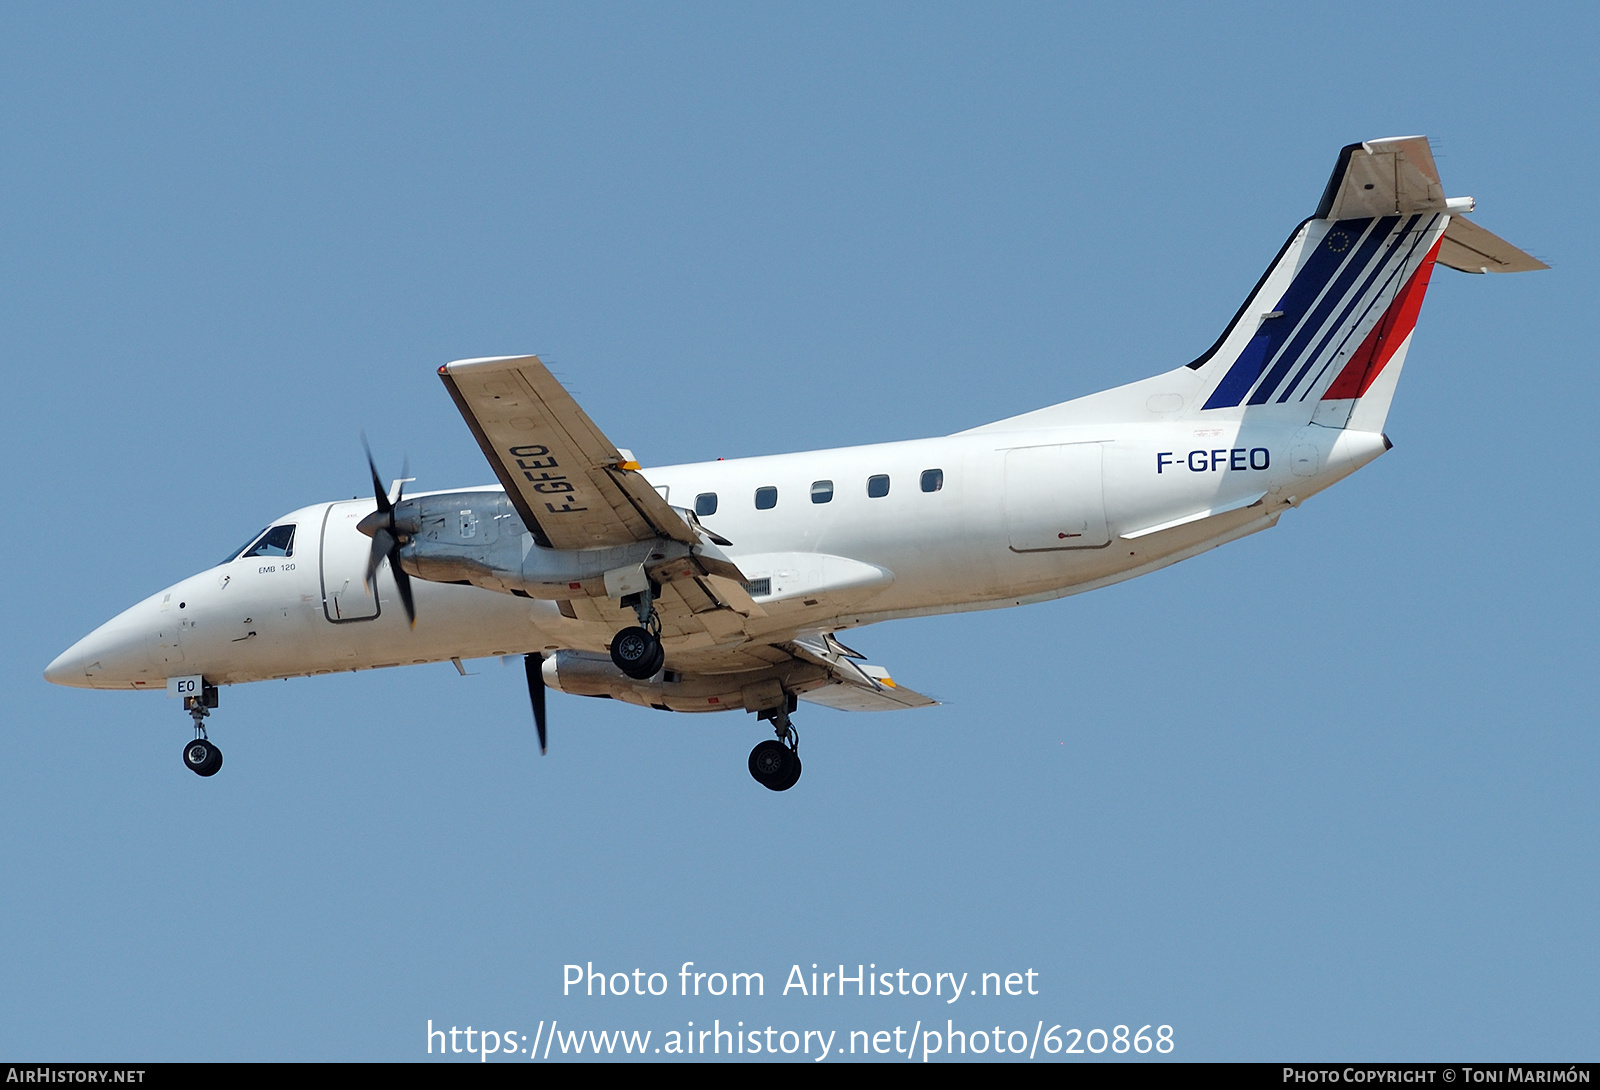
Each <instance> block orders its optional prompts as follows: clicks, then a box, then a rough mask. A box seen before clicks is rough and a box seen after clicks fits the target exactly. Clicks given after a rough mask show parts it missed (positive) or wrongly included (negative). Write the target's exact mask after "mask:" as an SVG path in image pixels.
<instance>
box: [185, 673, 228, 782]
mask: <svg viewBox="0 0 1600 1090" xmlns="http://www.w3.org/2000/svg"><path fill="white" fill-rule="evenodd" d="M200 694H201V695H199V696H186V697H184V698H183V706H184V709H185V710H186V711H188V713H189V718H190V719H193V720H194V741H192V742H189V743H188V744H186V745H185V746H184V747H183V764H184V767H185V768H187V769H189V771H191V772H193V773H194V774H195V775H196V776H215V775H216V774H217V769H219V768H221V767H222V750H220V749H218V748H217V746H216V743H214V742H212V741H211V739H209V738H207V737H206V716H208V715H210V714H211V709H212V708H215V707H216V706H217V687H216V686H215V685H204V684H202V686H201V688H200Z"/></svg>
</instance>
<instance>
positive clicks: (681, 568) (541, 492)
mask: <svg viewBox="0 0 1600 1090" xmlns="http://www.w3.org/2000/svg"><path fill="white" fill-rule="evenodd" d="M1474 208H1475V204H1474V201H1473V200H1472V198H1470V197H1456V198H1447V197H1446V196H1445V191H1444V189H1443V188H1442V186H1441V184H1440V181H1439V174H1438V171H1437V169H1436V168H1435V165H1434V160H1433V155H1432V151H1431V149H1430V146H1429V143H1428V140H1427V138H1426V137H1422V136H1408V137H1393V138H1387V139H1382V140H1370V141H1366V142H1363V143H1358V144H1351V145H1349V146H1347V147H1345V148H1343V149H1342V150H1341V151H1340V152H1339V156H1338V161H1337V164H1336V166H1335V168H1334V171H1333V174H1332V176H1331V178H1330V179H1329V181H1328V184H1327V188H1326V190H1325V191H1324V193H1323V195H1322V199H1321V202H1320V203H1319V204H1318V206H1317V209H1316V211H1315V213H1314V214H1313V215H1311V216H1310V217H1308V218H1307V219H1305V220H1303V221H1302V222H1301V223H1300V224H1299V225H1297V226H1296V227H1295V229H1294V230H1293V231H1292V232H1291V233H1290V235H1289V238H1288V240H1287V241H1286V242H1285V243H1284V244H1283V247H1282V248H1281V249H1280V250H1279V251H1278V254H1277V256H1276V257H1275V258H1274V259H1273V261H1272V263H1271V265H1269V266H1268V268H1267V271H1266V272H1265V273H1263V274H1262V276H1261V278H1260V280H1259V281H1258V282H1257V283H1256V285H1255V287H1254V288H1253V289H1252V290H1251V291H1250V293H1249V295H1248V297H1247V298H1246V300H1245V302H1244V304H1243V305H1242V306H1240V307H1239V309H1238V311H1237V312H1236V313H1235V314H1234V316H1233V318H1232V320H1231V321H1229V323H1228V324H1227V326H1226V328H1225V329H1224V330H1223V331H1222V335H1221V336H1219V337H1218V338H1217V340H1216V343H1214V344H1213V345H1212V346H1211V347H1210V348H1209V349H1207V350H1206V351H1205V352H1204V353H1203V354H1202V355H1201V356H1200V357H1199V358H1197V359H1195V360H1194V361H1192V362H1190V363H1187V364H1184V365H1182V366H1180V367H1177V368H1175V369H1173V370H1170V371H1167V372H1165V373H1163V374H1159V375H1156V376H1154V377H1152V378H1147V379H1143V380H1141V381H1138V382H1133V383H1130V384H1128V385H1124V386H1119V387H1116V388H1114V389H1110V390H1106V391H1103V392H1101V393H1097V394H1091V395H1089V396H1086V397H1080V398H1077V399H1075V400H1071V401H1066V402H1063V403H1060V404H1056V405H1051V406H1049V407H1047V408H1042V409H1038V410H1036V411H1033V412H1028V413H1024V414H1022V415H1020V416H1014V417H1011V418H1009V419H1005V420H1000V421H996V422H994V423H989V424H984V425H982V426H980V427H975V428H972V429H970V430H967V431H962V432H958V433H956V434H953V435H946V436H941V437H938V438H931V439H920V440H914V441H908V442H895V443H880V444H875V445H871V446H859V447H847V448H843V449H838V450H823V451H810V452H805V453H799V454H778V455H769V456H765V457H755V458H741V459H736V460H726V461H723V460H718V461H715V462H702V463H698V464H694V465H679V466H663V467H660V468H651V469H650V470H649V471H648V472H646V471H645V470H644V469H642V468H641V467H640V465H639V464H638V463H637V462H636V461H635V460H634V457H633V455H632V453H631V452H629V451H628V450H626V449H625V448H621V447H617V446H615V445H613V443H612V442H611V440H610V439H608V438H607V437H606V435H605V434H604V433H603V432H602V431H601V430H600V429H599V428H598V427H597V426H596V425H595V424H594V422H593V421H592V420H591V419H590V418H589V416H588V415H587V414H586V413H585V412H584V411H583V409H581V408H580V407H579V406H578V404H577V402H575V401H574V400H573V399H572V397H571V396H570V395H569V394H568V393H567V391H566V390H565V389H564V388H563V387H562V386H561V385H560V383H559V382H558V381H557V380H556V379H555V378H554V377H553V376H552V375H551V373H550V371H549V370H548V369H547V368H546V367H545V366H544V364H543V363H542V362H541V361H540V360H539V358H538V357H537V356H504V357H491V358H483V359H468V360H460V361H457V362H454V363H447V364H445V365H444V366H443V367H440V368H439V372H438V373H439V377H440V378H441V379H442V380H443V382H444V385H445V388H446V390H447V391H448V392H449V394H450V396H451V398H452V399H453V400H454V401H455V404H456V407H457V408H458V409H459V410H460V412H461V415H462V417H463V418H464V419H465V421H466V424H467V427H468V428H469V429H470V431H471V432H472V435H473V436H474V437H475V438H476V439H477V442H478V445H479V446H480V447H481V448H482V450H483V453H484V456H485V457H486V458H487V459H488V462H489V465H490V467H491V468H492V469H493V470H494V473H495V476H496V477H497V478H498V484H497V485H492V486H485V487H475V488H466V489H457V490H452V491H441V492H421V493H418V494H416V495H411V496H407V495H405V492H404V488H405V484H406V482H407V481H408V480H410V479H411V478H407V477H405V476H404V474H402V477H401V479H398V480H396V481H394V482H393V483H392V484H391V485H390V487H389V488H388V489H385V488H384V487H383V486H382V481H381V478H380V477H379V475H378V470H377V468H376V465H375V464H374V462H373V459H372V454H371V451H370V450H368V452H367V462H368V469H369V470H370V471H371V476H372V486H373V498H372V499H371V500H354V501H334V502H331V503H319V504H314V505H312V506H310V507H303V508H301V509H300V510H298V511H292V512H290V513H288V514H286V515H284V516H282V517H281V518H278V519H275V520H273V522H272V523H271V525H269V526H268V527H267V528H266V529H264V530H263V531H262V532H261V533H259V534H257V535H256V536H254V537H252V538H251V539H250V540H249V541H248V542H247V543H246V544H245V545H244V546H243V547H241V548H239V549H238V550H236V551H235V552H233V553H231V554H230V555H229V556H228V557H227V559H226V560H224V561H223V562H222V563H221V564H218V565H217V566H215V567H213V568H209V569H207V570H205V571H203V572H200V573H199V574H196V575H193V576H190V577H189V578H187V579H184V580H182V581H180V582H178V583H176V584H174V585H172V586H170V587H168V588H166V589H165V590H162V591H160V592H158V593H157V594H155V595H152V596H151V597H149V598H147V599H146V600H144V601H143V602H140V603H139V604H138V605H135V606H133V607H132V608H131V609H128V610H126V611H125V612H123V613H121V614H119V615H117V616H116V617H114V618H112V619H111V620H110V621H107V622H106V623H105V624H103V625H101V626H100V627H99V628H97V629H95V630H94V631H93V632H91V633H90V634H89V635H87V636H85V637H84V638H83V639H81V640H79V641H78V642H77V643H75V644H74V645H73V646H72V647H70V648H69V649H68V650H67V651H65V652H64V653H62V654H61V655H60V656H59V657H58V658H57V659H56V660H55V661H54V662H52V663H51V664H50V665H49V667H48V668H47V669H46V670H45V678H46V679H47V680H49V681H51V682H54V683H56V684H59V685H70V686H77V687H79V688H90V689H134V690H139V689H164V690H165V691H166V692H167V694H168V695H169V696H171V697H176V698H181V699H182V701H183V706H184V708H185V710H186V711H187V712H188V714H189V716H190V718H191V720H192V725H193V730H194V738H193V740H192V741H190V742H188V743H187V744H186V745H185V746H184V750H183V761H184V764H185V766H186V767H188V768H190V769H191V770H192V771H194V772H196V773H198V774H199V775H201V776H211V775H213V774H215V773H216V771H217V770H218V769H219V768H220V767H221V765H222V752H221V750H220V749H219V748H218V747H217V746H216V744H215V743H213V742H212V741H211V740H210V738H209V736H208V734H207V728H206V719H207V717H208V716H209V715H210V713H211V711H212V710H213V709H215V708H216V707H217V706H218V690H219V688H220V687H221V686H227V685H237V684H241V683H244V682H249V681H261V680H266V679H275V678H288V677H303V676H309V675H313V674H327V673H333V672H337V671H345V670H364V669H376V668H380V667H388V666H398V665H402V664H412V663H433V662H453V663H454V664H455V666H456V668H457V669H458V670H463V668H462V665H461V663H462V660H463V659H466V658H482V657H490V656H501V657H502V658H507V657H510V656H521V657H522V658H523V662H524V664H525V669H526V674H527V682H528V693H529V698H530V701H531V703H532V710H533V717H534V721H535V725H536V727H537V731H538V737H539V748H540V751H541V752H544V751H545V750H546V748H547V744H546V743H547V715H546V708H545V689H546V688H547V687H548V688H552V689H556V690H559V691H561V692H564V693H571V694H576V695H579V696H591V697H609V698H611V699H615V700H622V701H626V702H628V703H631V704H638V705H641V706H644V707H649V708H655V709H659V710H663V711H675V712H713V711H744V712H747V713H754V714H755V715H756V716H757V721H758V722H766V723H769V724H770V726H771V730H772V732H773V737H771V738H767V739H765V740H764V741H762V742H760V743H759V744H757V745H756V746H755V748H754V749H753V750H752V751H751V753H750V757H749V761H748V767H749V770H750V774H751V775H752V776H753V777H754V778H755V780H756V781H757V782H758V783H759V784H761V785H762V786H764V787H767V788H769V789H771V790H773V791H786V790H788V789H789V788H790V787H792V786H794V784H795V782H796V781H797V780H798V779H799V777H800V772H801V764H800V758H799V733H798V731H797V730H796V728H795V725H794V723H793V721H792V719H791V715H793V714H794V713H795V711H796V710H797V708H798V703H799V702H800V701H805V702H808V703H812V704H820V705H823V706H826V707H831V708H836V709H841V710H845V711H882V710H897V709H906V708H918V707H926V706H928V705H931V704H934V703H935V701H933V700H932V699H930V698H929V697H927V696H924V695H923V694H921V693H919V692H916V691H915V690H913V689H911V688H909V687H907V686H905V685H903V684H901V683H900V682H899V681H897V680H895V679H894V678H892V677H891V676H890V674H889V672H888V671H887V670H885V669H883V668H881V667H879V666H875V665H871V664H869V663H867V662H866V661H865V660H864V658H863V656H862V655H860V654H859V653H858V652H856V651H854V650H852V649H851V648H850V647H849V646H847V645H846V644H845V643H844V642H842V641H841V639H840V638H839V633H841V632H843V631H845V630H847V629H852V628H857V627H860V626H863V625H868V624H874V623H877V622H879V621H887V620H894V619H900V618H909V617H919V616H929V615H934V614H942V613H954V612H961V611H967V610H979V609H996V608H1001V607H1006V606H1020V605H1026V604H1029V603H1033V602H1043V601H1048V600H1051V599H1055V598H1060V597H1063V596H1066V595H1069V594H1078V593H1081V592H1083V591H1087V590H1093V589H1095V588H1097V587H1104V586H1108V585H1110V584H1112V583H1117V582H1121V581H1122V580H1124V579H1131V578H1133V577H1135V576H1138V575H1143V574H1145V573H1147V572H1152V571H1156V570H1158V569H1160V568H1165V567H1167V566H1168V565H1170V564H1175V563H1177V562H1178V561H1180V560H1184V559H1186V558H1188V557H1191V556H1195V555H1197V554H1199V553H1202V552H1205V551H1207V550H1209V549H1213V548H1216V547H1217V546H1219V545H1222V544H1225V543H1227V542H1230V541H1234V540H1237V539H1239V538H1242V537H1245V536H1246V535H1248V534H1253V533H1256V532H1257V531H1260V530H1265V529H1267V528H1268V527H1271V526H1274V525H1276V524H1277V522H1278V520H1279V518H1281V517H1282V516H1283V514H1284V512H1286V511H1288V510H1290V509H1292V508H1295V507H1298V506H1299V505H1300V504H1302V503H1304V502H1305V500H1306V499H1307V498H1309V497H1311V496H1313V495H1315V494H1316V493H1318V492H1321V491H1322V490H1323V489H1325V488H1327V487H1329V486H1330V485H1332V484H1334V483H1335V482H1337V481H1340V480H1342V479H1343V478H1345V477H1347V476H1349V475H1350V474H1352V473H1354V472H1355V471H1356V470H1357V469H1360V468H1361V467H1362V466H1364V465H1366V464H1367V463H1369V462H1371V461H1372V460H1373V459H1375V458H1377V457H1378V456H1379V455H1380V454H1383V453H1384V452H1385V451H1386V450H1388V449H1390V446H1391V444H1390V442H1389V440H1388V438H1387V437H1386V436H1385V435H1384V431H1383V429H1384V422H1385V420H1386V418H1387V416H1388V412H1389V406H1390V403H1391V401H1392V399H1393V396H1394V392H1395V386H1396V382H1397V380H1398V379H1399V376H1400V370H1401V366H1402V365H1403V364H1404V362H1405V358H1406V353H1407V351H1408V349H1409V348H1410V345H1411V337H1412V331H1413V329H1414V327H1415V325H1416V321H1417V313H1418V309H1419V307H1420V306H1421V304H1422V299H1423V296H1424V294H1425V293H1426V291H1427V288H1428V283H1429V279H1430V277H1431V275H1432V273H1433V270H1434V268H1435V266H1436V265H1444V266H1446V267H1448V268H1452V269H1457V270H1460V271H1463V272H1471V273H1483V272H1524V271H1530V270H1535V269H1544V268H1547V266H1546V265H1544V264H1543V263H1542V262H1540V261H1538V260H1536V259H1534V258H1532V257H1530V256H1529V255H1528V254H1526V253H1524V252H1522V251H1521V250H1519V249H1517V248H1516V247H1514V246H1512V245H1511V244H1509V243H1507V242H1505V241H1504V240H1502V239H1500V238H1498V237H1496V236H1495V235H1493V234H1491V233H1490V232H1488V231H1487V230H1485V229H1484V228H1482V227H1480V226H1478V225H1477V224H1476V223H1475V222H1474V221H1472V220H1468V219H1466V218H1465V214H1466V213H1470V212H1472V211H1473V210H1474ZM463 672H464V670H463Z"/></svg>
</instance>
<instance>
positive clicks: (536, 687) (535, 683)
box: [522, 651, 545, 754]
mask: <svg viewBox="0 0 1600 1090" xmlns="http://www.w3.org/2000/svg"><path fill="white" fill-rule="evenodd" d="M522 665H523V668H524V669H526V670H527V672H528V700H529V701H531V702H532V704H533V725H534V726H535V727H537V728H539V752H540V753H541V754H543V753H544V752H545V745H544V727H545V718H544V656H543V655H542V654H540V653H539V652H538V651H535V652H533V653H532V654H529V655H523V656H522Z"/></svg>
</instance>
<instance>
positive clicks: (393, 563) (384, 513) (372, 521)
mask: <svg viewBox="0 0 1600 1090" xmlns="http://www.w3.org/2000/svg"><path fill="white" fill-rule="evenodd" d="M361 447H362V449H363V450H365V451H366V452H367V468H368V469H370V470H372V492H373V495H374V496H375V497H376V498H377V501H378V509H377V510H376V511H374V512H373V513H372V514H370V515H368V516H367V517H366V518H364V519H362V520H361V521H360V522H358V523H357V524H356V529H357V530H360V531H361V532H362V533H363V534H366V535H367V536H368V537H370V538H371V539H372V552H370V553H368V554H367V576H366V587H367V589H368V590H369V591H370V590H371V589H372V580H373V577H374V576H376V575H377V574H378V564H379V563H380V562H382V561H383V559H384V558H385V557H387V558H388V560H389V570H390V571H391V572H393V573H394V585H395V586H396V587H397V588H398V589H399V591H400V604H401V605H403V606H405V609H406V618H407V619H408V620H409V621H410V622H411V627H412V628H415V627H417V606H416V603H415V602H414V601H412V598H411V576H409V575H407V574H406V571H405V569H404V568H402V567H401V566H400V537H399V533H398V532H397V531H396V530H395V525H394V506H395V504H396V503H399V502H400V500H401V498H403V497H404V496H405V491H406V486H405V482H404V481H401V482H400V487H399V489H398V490H397V491H396V492H395V497H394V502H392V503H391V502H390V500H389V496H388V493H386V492H384V490H383V481H382V480H381V479H380V478H379V477H378V464H377V463H376V462H374V461H373V460H372V448H371V447H369V446H367V437H366V434H365V433H363V434H362V436H361ZM409 469H410V464H409V463H407V467H406V469H404V470H401V473H400V475H401V476H402V477H404V476H406V475H407V473H408V471H409Z"/></svg>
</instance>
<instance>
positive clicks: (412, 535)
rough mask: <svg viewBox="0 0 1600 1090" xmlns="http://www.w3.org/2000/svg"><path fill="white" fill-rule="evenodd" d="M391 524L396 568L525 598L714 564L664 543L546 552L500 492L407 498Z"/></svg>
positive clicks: (594, 589) (595, 592)
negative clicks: (620, 575) (397, 542)
mask: <svg viewBox="0 0 1600 1090" xmlns="http://www.w3.org/2000/svg"><path fill="white" fill-rule="evenodd" d="M394 525H395V529H396V531H398V532H399V533H401V534H403V535H405V537H406V541H405V544H403V545H402V546H401V548H400V562H401V565H402V566H403V567H404V568H405V570H406V571H407V572H409V573H411V574H412V575H414V576H416V577H417V578H419V579H428V580H432V581H433V582H436V583H471V584H473V585H474V586H479V587H485V588H487V589H489V590H497V591H502V592H508V593H512V594H521V595H524V596H526V597H529V598H545V599H551V600H560V599H569V598H584V597H596V598H600V597H606V596H607V595H608V593H610V591H609V590H608V588H607V586H606V573H608V572H613V573H615V572H618V571H621V570H623V569H633V570H637V569H638V568H639V567H640V566H641V565H643V566H644V568H645V569H646V570H648V571H649V572H650V574H651V577H652V578H654V579H655V580H656V581H657V582H666V581H667V580H668V579H670V578H674V577H676V576H680V575H690V574H697V573H698V571H699V570H700V567H701V566H703V565H704V563H705V561H704V560H702V561H701V562H700V564H699V565H696V564H695V562H694V560H693V559H692V558H694V557H697V556H705V557H706V559H709V560H712V561H713V562H715V559H716V558H713V557H709V556H706V550H707V549H708V548H709V547H707V546H688V545H684V544H682V543H681V542H677V541H673V540H671V539H667V538H661V539H658V540H655V541H638V542H632V543H629V544H627V545H619V546H615V547H610V548H601V549H546V548H544V547H542V546H540V545H539V544H537V543H536V542H535V541H534V539H533V535H532V534H530V533H529V532H528V529H527V527H526V526H525V525H523V522H522V516H520V515H519V514H517V509H516V507H515V506H513V505H512V503H511V501H510V500H509V499H507V498H506V494H505V493H504V492H497V491H476V492H441V493H438V494H435V495H429V496H418V497H416V498H415V499H408V500H405V501H403V502H401V503H399V504H397V505H396V507H395V512H394ZM680 562H687V563H680ZM723 562H724V563H726V561H725V560H724V561H723ZM675 565H676V566H678V567H682V568H683V569H684V570H683V571H681V572H679V571H677V570H675ZM691 568H692V569H693V570H690V569H691ZM612 589H613V590H614V589H615V588H612ZM613 596H614V595H613Z"/></svg>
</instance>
